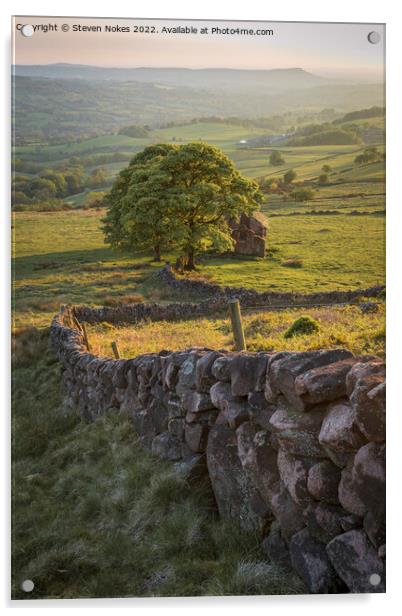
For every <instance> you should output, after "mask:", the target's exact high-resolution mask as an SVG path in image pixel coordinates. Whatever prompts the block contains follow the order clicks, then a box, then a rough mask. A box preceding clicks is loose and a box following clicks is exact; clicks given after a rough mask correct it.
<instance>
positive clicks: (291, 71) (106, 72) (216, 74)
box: [14, 63, 332, 90]
mask: <svg viewBox="0 0 402 616" xmlns="http://www.w3.org/2000/svg"><path fill="white" fill-rule="evenodd" d="M14 74H15V75H16V76H23V77H44V78H50V79H86V80H96V81H100V80H109V81H137V82H143V83H158V84H164V85H169V86H191V87H202V88H208V87H216V86H219V87H220V88H230V89H238V88H244V87H252V88H255V87H261V88H271V89H274V90H287V89H293V88H297V89H303V88H310V87H314V86H319V85H325V84H328V83H332V82H330V81H329V80H326V79H324V78H323V77H319V76H317V75H314V74H312V73H309V72H308V71H305V70H304V69H303V68H286V69H269V70H264V69H233V68H175V67H171V68H170V67H169V68H163V67H158V68H147V67H138V68H110V67H100V66H88V65H85V64H66V63H56V64H43V65H16V66H14Z"/></svg>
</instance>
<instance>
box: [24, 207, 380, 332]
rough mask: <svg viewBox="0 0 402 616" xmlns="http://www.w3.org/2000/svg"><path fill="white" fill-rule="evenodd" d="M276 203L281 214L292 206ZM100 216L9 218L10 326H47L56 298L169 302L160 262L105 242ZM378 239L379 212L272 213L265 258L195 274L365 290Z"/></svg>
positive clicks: (286, 287) (253, 283) (261, 284)
mask: <svg viewBox="0 0 402 616" xmlns="http://www.w3.org/2000/svg"><path fill="white" fill-rule="evenodd" d="M361 199H362V198H361V197H356V199H355V200H361ZM279 205H280V204H279ZM282 205H283V207H282V210H280V211H281V212H282V214H283V213H286V212H292V211H294V210H295V208H294V205H291V204H286V203H283V204H282ZM331 207H333V206H331ZM364 207H365V208H366V207H368V206H367V204H365V206H364ZM373 207H375V208H377V207H378V206H377V205H373ZM268 209H269V206H267V208H266V209H265V211H267V210H268ZM300 209H303V210H306V209H307V207H306V205H303V206H302V208H300V206H299V210H300ZM275 211H276V212H278V209H276V210H275ZM341 211H342V210H341ZM103 215H104V212H102V211H82V210H79V211H78V210H77V211H71V212H57V213H22V212H21V213H16V214H15V215H14V223H13V224H14V229H13V232H14V241H15V261H14V302H15V303H14V305H15V325H16V326H24V325H41V326H45V325H47V324H48V323H49V319H50V318H51V315H52V314H54V313H55V312H56V311H57V310H58V308H59V305H60V303H75V304H78V303H88V304H93V305H103V304H104V303H105V301H106V302H107V301H109V300H111V301H113V299H115V300H116V301H117V300H119V301H122V302H124V301H128V300H127V299H125V298H126V297H130V296H132V295H133V294H137V295H138V294H139V295H140V296H143V297H144V298H145V299H147V300H159V299H163V300H169V295H168V294H167V295H166V293H162V292H161V290H160V289H158V287H157V286H156V285H155V282H154V280H153V273H154V272H156V270H157V269H158V268H159V267H160V265H159V264H156V263H154V262H152V258H151V256H150V255H148V254H144V253H142V254H120V253H116V252H114V251H112V250H110V249H109V248H108V247H107V246H105V244H104V242H103V234H102V231H101V218H102V216H103ZM290 221H291V223H292V224H289V223H290ZM384 241H385V237H384V217H383V216H381V217H379V216H371V215H369V214H367V215H363V216H350V215H347V214H341V213H340V214H339V215H336V216H335V215H333V216H324V215H321V216H313V215H309V214H306V215H299V216H294V217H287V216H273V217H272V218H271V220H270V231H269V239H268V247H269V251H268V256H267V258H265V259H259V258H241V257H237V258H230V259H229V258H227V257H215V258H212V257H209V258H206V259H204V262H203V264H202V265H201V266H200V271H201V273H202V274H204V275H206V276H207V277H208V278H209V279H210V280H212V281H216V282H218V283H220V284H223V285H237V286H245V287H249V288H255V289H257V290H260V291H262V290H267V289H271V290H275V291H297V292H312V291H316V290H332V289H349V288H365V287H369V286H372V285H376V284H382V283H383V282H384ZM166 258H171V259H173V258H174V255H166ZM292 258H298V259H301V260H302V267H299V268H291V267H287V266H285V265H283V263H284V262H285V263H286V261H287V260H289V259H292ZM140 299H141V297H140Z"/></svg>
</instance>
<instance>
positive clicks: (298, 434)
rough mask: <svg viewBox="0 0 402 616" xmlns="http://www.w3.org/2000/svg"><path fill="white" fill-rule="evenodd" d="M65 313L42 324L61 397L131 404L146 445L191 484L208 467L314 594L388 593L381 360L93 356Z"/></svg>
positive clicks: (270, 548) (223, 510)
mask: <svg viewBox="0 0 402 616" xmlns="http://www.w3.org/2000/svg"><path fill="white" fill-rule="evenodd" d="M108 310H109V311H108V312H107V314H105V313H103V314H102V319H103V320H105V317H106V316H107V317H108V318H109V319H110V320H111V321H112V322H114V323H116V321H117V318H118V317H119V316H121V314H120V312H119V309H115V310H116V312H115V315H117V316H115V317H113V314H112V312H111V310H112V309H108ZM137 310H138V311H141V310H142V311H143V313H144V315H145V316H147V318H149V317H150V314H151V313H152V316H153V318H158V315H159V317H160V318H166V315H165V313H163V311H162V312H160V310H159V312H158V311H157V309H156V308H149V307H147V306H142V308H141V309H140V308H139V307H137ZM78 312H79V317H80V318H81V319H84V317H85V319H86V320H88V321H91V320H92V321H94V320H95V321H96V320H99V310H94V309H90V308H85V309H84V308H80V309H79V311H78ZM137 318H139V313H138V314H137ZM71 323H72V321H71V318H70V317H69V318H68V319H66V316H65V315H63V314H60V315H58V316H56V317H55V318H54V319H53V322H52V325H51V342H52V345H53V348H54V350H55V352H56V353H57V355H58V358H59V361H60V364H61V369H62V382H63V388H64V400H65V404H66V406H67V407H69V408H71V409H78V411H79V412H80V414H81V415H82V416H83V417H85V418H86V419H88V420H94V419H96V418H97V417H98V416H99V415H101V414H102V413H104V412H106V411H109V410H110V409H115V410H116V411H117V412H118V411H121V412H126V413H128V414H129V415H130V416H131V418H132V420H133V423H134V426H135V430H136V432H137V433H138V436H139V439H140V441H141V443H142V445H143V446H144V447H146V448H147V449H149V450H150V451H152V453H153V454H154V455H156V456H159V457H160V458H163V459H166V460H169V461H171V462H173V463H174V464H175V467H176V469H177V472H179V473H181V474H183V475H184V476H185V477H186V478H187V479H188V481H190V482H192V481H196V480H197V479H199V478H201V477H204V478H209V480H210V482H211V486H212V490H213V492H214V495H215V499H216V503H217V507H218V510H219V513H220V515H221V516H222V517H224V518H234V519H235V520H237V521H238V522H239V523H240V525H241V526H242V527H243V528H244V529H255V530H257V531H258V532H260V533H261V540H262V547H263V550H264V551H265V553H266V554H267V557H268V558H269V559H271V560H272V561H274V562H277V563H278V564H279V565H281V566H282V567H284V569H286V568H289V567H292V568H293V569H294V570H295V571H296V572H297V573H298V574H299V575H300V576H301V577H302V578H303V580H304V581H305V583H306V584H307V586H308V588H309V591H310V592H312V593H332V592H384V589H385V568H384V561H385V493H384V492H385V366H384V363H383V362H382V361H381V360H379V359H378V358H375V357H354V356H353V355H352V353H350V352H349V351H347V350H343V349H336V350H320V351H311V352H303V353H290V352H282V353H245V352H242V353H232V352H227V351H215V350H211V349H206V348H193V349H186V350H183V351H174V352H171V351H167V350H165V351H161V352H160V353H152V354H145V355H141V356H138V357H135V358H133V359H121V360H112V359H107V358H101V357H97V356H95V355H93V354H91V353H89V352H88V351H87V348H86V347H85V344H84V337H83V335H82V332H81V331H80V330H79V329H77V328H76V327H71ZM373 576H374V577H373ZM373 582H374V583H373Z"/></svg>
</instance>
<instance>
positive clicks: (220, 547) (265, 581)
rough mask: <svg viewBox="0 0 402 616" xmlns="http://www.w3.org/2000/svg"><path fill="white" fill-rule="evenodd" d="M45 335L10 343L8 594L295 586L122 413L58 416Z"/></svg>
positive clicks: (55, 372)
mask: <svg viewBox="0 0 402 616" xmlns="http://www.w3.org/2000/svg"><path fill="white" fill-rule="evenodd" d="M47 334H48V332H47V331H46V330H45V331H38V330H35V329H30V330H23V331H19V332H18V333H17V334H16V337H15V340H14V352H15V361H14V380H13V515H12V522H13V529H12V530H13V534H12V596H13V597H14V598H18V599H24V598H38V599H39V598H77V597H127V596H162V595H163V596H189V595H208V594H222V595H227V594H235V595H238V594H250V593H251V594H254V593H257V594H277V593H300V592H304V591H305V589H304V587H303V585H302V583H301V582H300V581H299V579H298V578H297V577H296V576H293V575H289V574H284V573H283V572H282V571H280V570H279V569H277V568H276V567H274V566H272V565H270V564H268V563H266V562H264V557H263V555H262V553H261V551H260V548H259V543H260V539H259V538H258V537H257V536H256V535H254V534H247V533H244V532H242V531H240V529H239V528H238V526H237V525H236V524H234V523H229V522H227V521H222V520H219V518H218V517H217V514H216V511H215V508H214V503H213V501H212V500H211V495H210V491H209V490H208V488H207V486H205V485H204V486H203V485H200V486H199V487H197V488H194V487H191V488H190V487H189V485H187V484H186V483H185V482H184V481H183V479H181V478H179V477H178V476H177V475H176V474H175V473H174V471H173V466H172V465H171V464H168V463H166V462H162V461H160V460H158V459H155V458H154V457H152V456H151V454H149V453H148V452H146V451H144V450H143V449H142V448H141V447H140V445H139V443H138V440H137V438H136V435H135V433H134V431H133V427H132V425H131V422H130V420H129V419H128V417H126V416H124V415H122V414H119V413H116V412H115V411H114V412H110V413H108V414H106V415H105V416H103V417H101V418H99V419H98V420H97V421H95V422H93V423H85V422H84V421H82V420H81V419H79V418H78V417H77V416H76V415H75V414H68V415H66V414H65V413H63V409H62V405H61V399H60V394H59V387H60V382H59V367H58V364H57V363H56V361H55V359H54V357H53V356H52V354H51V352H50V351H49V349H48V339H47ZM25 579H31V580H33V582H34V584H35V587H34V590H33V592H32V593H24V591H23V590H22V589H21V583H22V581H23V580H25Z"/></svg>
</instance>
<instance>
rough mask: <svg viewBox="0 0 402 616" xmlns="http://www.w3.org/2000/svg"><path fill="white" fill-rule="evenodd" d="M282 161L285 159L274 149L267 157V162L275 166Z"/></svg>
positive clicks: (281, 163)
mask: <svg viewBox="0 0 402 616" xmlns="http://www.w3.org/2000/svg"><path fill="white" fill-rule="evenodd" d="M284 163H285V159H284V158H283V156H282V154H281V152H279V151H278V150H274V151H273V152H272V153H271V155H270V157H269V164H270V165H273V166H274V167H277V166H279V165H283V164H284Z"/></svg>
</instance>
